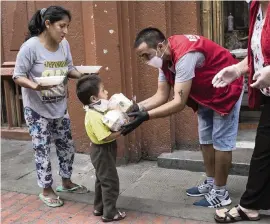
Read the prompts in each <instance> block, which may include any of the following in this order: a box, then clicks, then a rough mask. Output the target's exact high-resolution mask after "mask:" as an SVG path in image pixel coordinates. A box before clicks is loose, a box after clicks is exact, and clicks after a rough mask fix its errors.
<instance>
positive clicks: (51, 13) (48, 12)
mask: <svg viewBox="0 0 270 224" xmlns="http://www.w3.org/2000/svg"><path fill="white" fill-rule="evenodd" d="M65 16H67V17H68V18H69V20H71V14H70V12H69V11H68V10H66V9H64V8H63V7H61V6H50V7H48V8H47V9H46V8H44V9H41V10H38V11H37V12H36V13H35V14H34V15H33V17H32V18H31V20H30V22H29V24H28V35H27V37H26V39H25V40H28V39H29V38H31V37H34V36H38V35H39V34H41V33H42V32H43V31H44V30H45V28H46V27H45V21H46V20H49V21H50V23H51V24H53V23H55V22H57V21H59V20H62V19H63V18H64V17H65Z"/></svg>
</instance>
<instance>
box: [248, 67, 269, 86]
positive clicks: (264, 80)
mask: <svg viewBox="0 0 270 224" xmlns="http://www.w3.org/2000/svg"><path fill="white" fill-rule="evenodd" d="M253 79H254V80H256V82H254V83H252V84H251V85H250V86H251V87H252V88H257V89H263V88H267V87H270V65H269V66H266V67H264V68H262V69H260V70H259V71H257V72H256V73H255V74H254V76H253Z"/></svg>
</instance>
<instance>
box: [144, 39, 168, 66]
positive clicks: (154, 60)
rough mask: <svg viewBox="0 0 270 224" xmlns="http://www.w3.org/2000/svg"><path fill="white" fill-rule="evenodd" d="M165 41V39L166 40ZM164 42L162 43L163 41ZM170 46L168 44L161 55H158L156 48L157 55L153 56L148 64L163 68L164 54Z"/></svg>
mask: <svg viewBox="0 0 270 224" xmlns="http://www.w3.org/2000/svg"><path fill="white" fill-rule="evenodd" d="M164 41H165V40H164ZM164 41H163V42H164ZM163 42H162V43H163ZM167 48H168V45H167V46H166V48H165V50H164V52H163V53H162V55H161V56H160V57H158V56H157V52H158V51H157V50H156V55H155V56H154V57H152V58H151V59H150V60H149V61H148V62H147V64H148V65H150V66H153V67H155V68H162V65H163V59H162V58H163V56H164V53H165V51H166V50H167Z"/></svg>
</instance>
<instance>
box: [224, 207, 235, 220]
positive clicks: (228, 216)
mask: <svg viewBox="0 0 270 224" xmlns="http://www.w3.org/2000/svg"><path fill="white" fill-rule="evenodd" d="M229 212H230V210H229V211H227V212H225V216H224V221H227V220H228V219H227V218H229V219H230V220H229V221H233V222H234V221H236V220H235V218H234V217H233V216H232V215H231V214H230V213H229Z"/></svg>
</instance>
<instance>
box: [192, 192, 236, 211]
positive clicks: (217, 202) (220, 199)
mask: <svg viewBox="0 0 270 224" xmlns="http://www.w3.org/2000/svg"><path fill="white" fill-rule="evenodd" d="M231 203H232V201H231V199H230V196H229V192H228V191H225V194H224V195H222V194H220V191H219V190H215V189H212V190H211V191H210V193H209V194H206V195H205V196H204V198H203V199H202V200H200V201H198V202H195V203H194V204H193V205H196V206H202V207H208V208H220V207H223V206H226V205H229V204H231Z"/></svg>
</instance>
